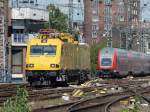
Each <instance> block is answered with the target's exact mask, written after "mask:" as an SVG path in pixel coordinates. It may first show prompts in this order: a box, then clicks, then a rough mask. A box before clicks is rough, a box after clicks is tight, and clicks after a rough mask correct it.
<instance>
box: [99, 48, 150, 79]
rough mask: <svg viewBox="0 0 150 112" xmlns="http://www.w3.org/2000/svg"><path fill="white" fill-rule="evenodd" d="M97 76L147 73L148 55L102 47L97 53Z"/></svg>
mask: <svg viewBox="0 0 150 112" xmlns="http://www.w3.org/2000/svg"><path fill="white" fill-rule="evenodd" d="M97 71H98V72H97V75H98V76H99V77H125V76H127V75H133V76H136V75H139V76H144V75H149V74H150V55H148V54H144V53H139V52H135V51H127V50H123V49H117V48H103V49H102V50H99V53H98V64H97Z"/></svg>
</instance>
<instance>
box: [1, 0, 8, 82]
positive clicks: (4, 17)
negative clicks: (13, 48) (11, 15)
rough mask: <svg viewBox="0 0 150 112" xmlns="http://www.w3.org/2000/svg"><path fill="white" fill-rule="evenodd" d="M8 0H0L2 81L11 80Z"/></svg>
mask: <svg viewBox="0 0 150 112" xmlns="http://www.w3.org/2000/svg"><path fill="white" fill-rule="evenodd" d="M8 58H9V52H8V0H0V82H9V70H10V69H9V64H8V60H9V59H8Z"/></svg>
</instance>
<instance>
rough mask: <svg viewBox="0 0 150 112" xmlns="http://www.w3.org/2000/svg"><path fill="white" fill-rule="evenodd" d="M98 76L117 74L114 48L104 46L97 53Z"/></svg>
mask: <svg viewBox="0 0 150 112" xmlns="http://www.w3.org/2000/svg"><path fill="white" fill-rule="evenodd" d="M97 70H98V72H97V73H98V74H97V75H98V76H100V77H112V76H116V75H117V71H116V53H115V49H112V48H105V49H102V50H101V51H99V55H98V67H97Z"/></svg>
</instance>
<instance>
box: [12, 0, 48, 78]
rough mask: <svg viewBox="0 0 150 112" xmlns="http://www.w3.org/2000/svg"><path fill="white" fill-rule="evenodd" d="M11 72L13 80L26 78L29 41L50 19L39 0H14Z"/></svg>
mask: <svg viewBox="0 0 150 112" xmlns="http://www.w3.org/2000/svg"><path fill="white" fill-rule="evenodd" d="M11 5H12V10H11V12H12V17H11V21H12V34H11V38H12V40H11V42H12V43H11V74H12V79H13V81H18V80H19V81H20V80H25V76H24V75H25V66H26V63H25V57H26V47H27V42H28V40H29V39H30V38H33V37H35V36H36V35H37V33H38V31H39V30H40V29H42V28H44V24H45V22H48V20H49V13H48V11H47V10H46V6H45V7H44V6H42V5H40V3H38V2H37V0H12V3H11Z"/></svg>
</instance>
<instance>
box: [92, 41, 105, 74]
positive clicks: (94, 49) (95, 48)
mask: <svg viewBox="0 0 150 112" xmlns="http://www.w3.org/2000/svg"><path fill="white" fill-rule="evenodd" d="M106 45H107V44H106V40H103V41H101V42H100V43H94V44H93V45H92V46H91V51H90V52H91V53H90V54H91V70H92V73H93V74H95V73H96V66H97V59H98V57H97V56H98V50H99V49H101V48H103V47H106Z"/></svg>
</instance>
